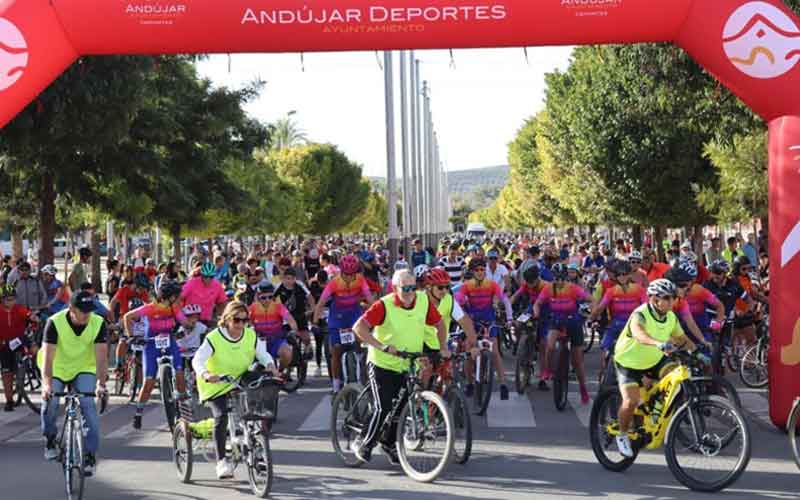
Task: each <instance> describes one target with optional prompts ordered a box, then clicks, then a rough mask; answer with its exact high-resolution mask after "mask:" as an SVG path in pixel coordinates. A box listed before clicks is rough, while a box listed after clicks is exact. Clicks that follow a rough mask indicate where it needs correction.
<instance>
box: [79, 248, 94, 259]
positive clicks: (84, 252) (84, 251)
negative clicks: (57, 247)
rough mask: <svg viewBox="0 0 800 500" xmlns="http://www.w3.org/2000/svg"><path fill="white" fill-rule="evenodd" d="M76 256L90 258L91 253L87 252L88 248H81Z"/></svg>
mask: <svg viewBox="0 0 800 500" xmlns="http://www.w3.org/2000/svg"><path fill="white" fill-rule="evenodd" d="M78 255H80V256H81V257H91V256H92V251H91V250H89V248H88V247H81V248H80V249H79V250H78Z"/></svg>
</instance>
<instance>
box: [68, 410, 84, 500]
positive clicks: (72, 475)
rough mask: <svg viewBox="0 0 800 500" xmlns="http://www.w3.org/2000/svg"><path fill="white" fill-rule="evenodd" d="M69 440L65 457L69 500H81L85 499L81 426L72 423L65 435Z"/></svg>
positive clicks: (69, 424)
mask: <svg viewBox="0 0 800 500" xmlns="http://www.w3.org/2000/svg"><path fill="white" fill-rule="evenodd" d="M64 436H65V437H66V439H67V449H66V453H65V456H64V463H63V469H64V480H65V485H66V493H67V500H81V499H82V498H83V484H84V472H83V433H82V432H81V429H80V426H77V425H75V422H73V421H70V423H68V424H67V429H66V431H65V433H64Z"/></svg>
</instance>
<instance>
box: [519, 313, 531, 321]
mask: <svg viewBox="0 0 800 500" xmlns="http://www.w3.org/2000/svg"><path fill="white" fill-rule="evenodd" d="M529 319H531V315H530V314H520V315H519V318H517V321H519V322H520V323H525V322H526V321H528V320H529Z"/></svg>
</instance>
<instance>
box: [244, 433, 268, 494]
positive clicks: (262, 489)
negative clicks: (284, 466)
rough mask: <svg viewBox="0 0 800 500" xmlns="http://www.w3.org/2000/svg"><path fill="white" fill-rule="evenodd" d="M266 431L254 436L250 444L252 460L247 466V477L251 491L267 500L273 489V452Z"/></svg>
mask: <svg viewBox="0 0 800 500" xmlns="http://www.w3.org/2000/svg"><path fill="white" fill-rule="evenodd" d="M267 434H268V432H267V431H266V430H264V431H262V432H259V433H257V434H255V435H254V436H253V440H252V442H251V443H250V445H251V448H250V451H249V453H250V457H251V460H250V461H248V464H247V477H248V479H249V480H250V489H251V490H253V494H254V495H255V496H257V497H259V498H267V497H268V496H269V490H270V489H272V451H270V448H269V437H268V436H267Z"/></svg>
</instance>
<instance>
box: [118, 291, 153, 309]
mask: <svg viewBox="0 0 800 500" xmlns="http://www.w3.org/2000/svg"><path fill="white" fill-rule="evenodd" d="M137 297H138V298H140V299H141V300H142V302H144V303H147V302H150V296H149V295H147V292H139V293H136V291H134V290H132V289H131V287H129V286H123V287H122V288H120V289H119V290H117V293H115V294H114V300H116V301H117V302H118V303H119V315H120V316H122V315H124V314H126V313H127V312H128V311H129V310H130V309H129V306H128V303H129V302H130V300H131V299H133V298H137Z"/></svg>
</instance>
